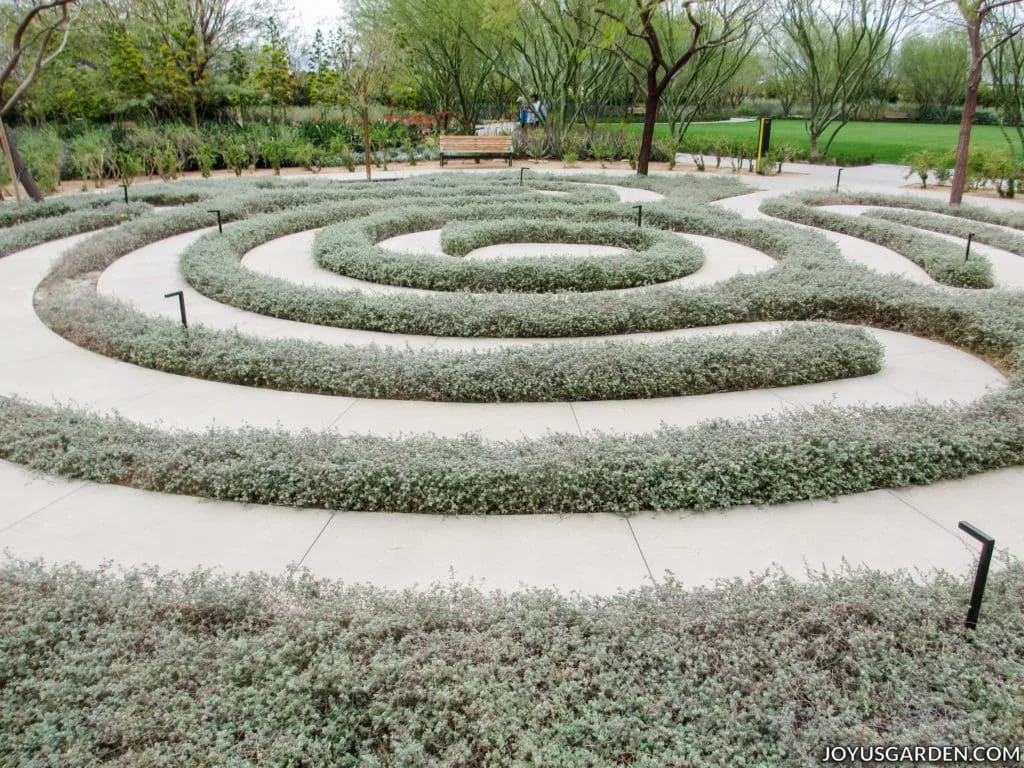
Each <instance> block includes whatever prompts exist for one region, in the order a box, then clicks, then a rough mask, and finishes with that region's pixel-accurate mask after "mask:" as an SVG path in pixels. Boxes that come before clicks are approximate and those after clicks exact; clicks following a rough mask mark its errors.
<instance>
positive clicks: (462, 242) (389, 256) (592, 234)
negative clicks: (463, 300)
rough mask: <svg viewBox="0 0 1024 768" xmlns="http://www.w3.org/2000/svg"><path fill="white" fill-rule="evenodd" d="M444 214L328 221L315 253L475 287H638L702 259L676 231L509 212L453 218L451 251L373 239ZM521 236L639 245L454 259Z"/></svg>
mask: <svg viewBox="0 0 1024 768" xmlns="http://www.w3.org/2000/svg"><path fill="white" fill-rule="evenodd" d="M446 218H447V217H446V216H444V215H438V216H437V217H436V218H431V217H430V216H429V215H425V212H424V211H423V210H422V209H421V210H419V211H417V212H415V213H413V214H412V216H411V222H410V221H408V220H406V219H405V216H403V215H402V214H390V213H389V214H385V215H382V216H379V217H373V218H370V219H368V220H363V221H361V222H358V223H351V224H343V225H339V226H336V227H329V228H327V229H324V230H323V231H321V232H319V233H318V235H317V240H316V244H315V246H314V256H315V258H316V260H317V262H318V263H319V264H320V265H321V266H323V267H325V268H326V269H330V270H332V271H334V272H337V273H339V274H342V275H346V276H348V277H353V278H357V279H360V280H369V281H371V282H374V283H384V284H387V285H397V286H405V287H409V288H420V289H426V290H433V291H468V292H472V293H484V292H488V293H554V292H562V291H579V292H586V291H604V290H613V289H623V288H635V287H638V286H644V285H651V284H654V283H660V282H667V281H669V280H676V279H679V278H681V277H685V276H686V275H689V274H692V273H693V272H696V271H697V270H698V269H699V268H700V267H701V266H702V265H703V262H704V258H703V253H702V252H701V250H700V249H699V248H697V247H696V246H694V245H691V244H690V243H687V242H685V241H683V240H682V239H681V238H679V237H677V236H675V235H673V234H671V233H668V232H664V231H659V230H652V229H639V228H637V227H636V226H634V225H630V224H618V223H613V222H596V223H586V224H581V223H574V222H565V221H558V220H551V219H525V218H505V219H502V220H501V221H500V222H495V223H490V222H475V223H465V222H463V223H458V222H457V223H448V224H447V226H445V227H444V229H443V230H442V236H441V243H442V247H443V248H444V251H445V253H446V254H448V255H447V256H435V255H421V254H412V253H394V252H391V251H388V250H384V249H382V248H379V247H375V246H374V244H373V243H374V241H375V240H378V239H380V238H379V233H380V232H388V233H394V232H396V231H399V232H400V231H401V230H412V231H417V230H421V229H424V228H429V229H436V228H438V227H440V226H441V225H442V224H445V223H446V222H445V219H446ZM388 236H389V237H390V236H393V234H389V235H388ZM517 242H550V243H590V244H595V245H610V246H616V247H620V248H629V249H634V250H631V251H628V252H626V253H622V254H615V255H606V256H595V257H572V258H566V257H559V256H557V255H554V256H550V257H534V258H524V257H519V258H508V259H496V260H479V261H477V260H467V259H461V258H453V257H461V256H464V255H466V254H467V253H469V252H470V251H472V250H474V249H476V248H482V247H484V246H486V245H495V244H498V243H517ZM553 250H555V251H557V248H556V247H555V248H553Z"/></svg>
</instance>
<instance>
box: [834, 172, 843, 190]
mask: <svg viewBox="0 0 1024 768" xmlns="http://www.w3.org/2000/svg"><path fill="white" fill-rule="evenodd" d="M841 178H843V169H842V168H840V169H839V172H838V173H837V174H836V192H838V191H839V180H840V179H841Z"/></svg>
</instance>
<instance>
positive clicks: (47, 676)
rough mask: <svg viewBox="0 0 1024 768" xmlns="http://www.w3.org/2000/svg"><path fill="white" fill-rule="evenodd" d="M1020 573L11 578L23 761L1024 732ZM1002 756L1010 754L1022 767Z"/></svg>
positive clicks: (4, 734)
mask: <svg viewBox="0 0 1024 768" xmlns="http://www.w3.org/2000/svg"><path fill="white" fill-rule="evenodd" d="M1022 591H1024V570H1022V568H1021V566H1020V565H1019V564H1011V565H1010V566H1008V567H1007V568H1006V569H1005V570H1002V571H999V572H997V573H993V575H992V576H991V577H990V579H989V582H988V589H987V591H986V593H985V606H984V610H983V612H982V621H981V622H980V624H979V626H978V628H977V630H976V631H973V632H970V633H969V634H968V632H967V631H966V630H964V629H963V628H962V627H961V623H962V621H963V613H964V610H965V607H964V606H965V604H966V602H967V596H968V594H969V592H970V584H969V583H968V582H967V581H966V580H965V579H964V578H963V577H960V576H957V577H954V576H950V575H949V574H944V573H937V574H930V575H928V577H927V578H926V579H925V580H924V581H923V583H921V581H920V580H916V579H914V578H912V577H911V576H910V575H909V574H906V573H897V574H883V573H878V572H873V571H867V570H856V571H845V572H843V573H842V574H838V575H824V574H811V575H810V576H809V578H808V579H807V580H806V581H797V580H795V579H794V578H792V577H790V576H787V575H785V574H779V573H775V574H771V575H768V576H765V577H760V578H757V579H753V580H747V581H746V582H741V581H734V582H728V583H721V584H718V585H716V586H714V587H710V588H702V589H692V590H687V589H684V588H683V587H682V586H680V585H679V584H678V583H676V582H674V581H671V580H669V581H668V583H666V584H664V585H661V586H658V587H651V588H645V589H640V590H633V591H630V592H625V593H621V594H619V595H616V596H614V597H606V598H596V597H594V598H585V597H580V596H563V595H560V594H558V593H555V592H553V591H547V590H534V591H527V592H521V593H484V592H482V591H480V590H478V589H475V588H471V587H465V586H459V585H446V586H440V585H434V586H433V587H431V588H428V589H424V590H422V591H411V590H410V591H402V592H397V591H390V590H384V589H380V588H374V587H370V586H363V585H344V584H341V583H339V582H332V581H328V580H324V579H316V578H313V577H311V576H310V575H308V574H298V575H297V576H296V577H294V578H290V579H288V578H283V577H271V576H265V575H264V576H260V575H248V576H235V577H227V576H223V575H218V574H214V573H210V572H205V571H194V572H191V573H188V574H164V573H160V572H158V571H155V570H127V571H114V570H109V569H108V570H100V571H87V570H83V569H81V568H79V567H76V566H66V567H61V568H46V567H44V566H43V565H41V564H40V563H25V562H20V561H13V562H12V561H8V562H6V563H4V564H3V565H2V567H0V598H2V600H0V606H2V607H0V638H2V640H0V664H2V668H3V669H4V685H3V686H0V752H2V753H3V754H4V755H6V756H7V758H8V759H9V760H10V761H11V762H12V764H24V765H60V766H62V767H63V768H85V767H86V766H93V765H98V764H103V765H109V766H131V767H132V768H135V767H136V766H156V765H207V764H208V765H245V766H283V765H333V766H341V767H346V766H350V767H351V768H384V766H392V765H446V766H452V768H471V767H472V768H476V767H477V766H535V765H546V766H567V765H574V766H582V765H593V766H605V765H630V766H635V767H636V768H661V767H662V766H666V765H716V766H723V767H728V768H732V767H735V768H747V766H754V765H775V766H777V765H786V766H817V765H821V762H822V760H823V759H824V757H825V750H826V748H827V747H829V746H831V747H835V746H838V745H845V746H850V747H859V746H883V745H892V744H957V745H965V746H966V745H972V746H974V745H985V746H999V747H1008V748H1014V747H1019V746H1020V745H1021V744H1022V743H1024V725H1022V723H1024V700H1022V698H1021V697H1020V695H1019V681H1020V679H1021V676H1022V675H1024V668H1022V662H1021V659H1022V658H1024V641H1022V638H1024V614H1022V612H1021V608H1020V602H1021V593H1022ZM1006 764H1008V763H1006Z"/></svg>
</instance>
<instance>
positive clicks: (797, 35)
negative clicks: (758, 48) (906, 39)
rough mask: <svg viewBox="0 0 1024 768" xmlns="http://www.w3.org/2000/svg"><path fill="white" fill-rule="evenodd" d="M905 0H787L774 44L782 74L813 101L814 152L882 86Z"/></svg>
mask: <svg viewBox="0 0 1024 768" xmlns="http://www.w3.org/2000/svg"><path fill="white" fill-rule="evenodd" d="M904 7H905V6H904V0H783V2H782V6H781V8H780V11H781V18H780V21H779V33H778V34H777V35H774V36H773V37H772V48H773V53H774V57H775V59H776V63H777V71H778V73H779V76H780V77H782V78H785V79H789V80H790V81H791V82H794V83H799V85H800V89H801V91H802V94H801V95H802V96H803V98H804V99H806V101H807V109H808V112H807V120H806V127H807V135H808V138H809V140H810V145H811V156H812V157H818V156H820V155H821V154H824V153H827V152H828V149H829V147H830V146H831V145H832V142H833V140H835V137H836V134H838V133H839V131H840V130H842V128H843V126H844V125H846V123H848V122H849V121H850V120H851V119H853V117H854V115H855V113H856V111H857V109H858V108H860V107H861V105H862V104H864V102H865V101H866V100H867V99H868V98H869V97H870V96H871V95H872V93H874V92H875V91H876V90H877V87H878V85H879V83H880V81H881V79H882V78H883V75H884V73H885V70H886V68H887V65H888V63H889V60H890V59H891V57H892V53H893V48H894V41H895V36H896V34H897V32H898V31H899V29H900V27H902V25H903V21H904V18H905V14H904Z"/></svg>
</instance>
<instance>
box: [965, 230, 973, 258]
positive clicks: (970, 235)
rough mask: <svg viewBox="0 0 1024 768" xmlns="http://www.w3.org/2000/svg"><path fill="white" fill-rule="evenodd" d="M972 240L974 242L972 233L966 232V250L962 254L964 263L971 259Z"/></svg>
mask: <svg viewBox="0 0 1024 768" xmlns="http://www.w3.org/2000/svg"><path fill="white" fill-rule="evenodd" d="M972 240H974V233H973V232H968V233H967V250H966V251H965V252H964V261H967V260H968V259H969V258H971V241H972Z"/></svg>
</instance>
